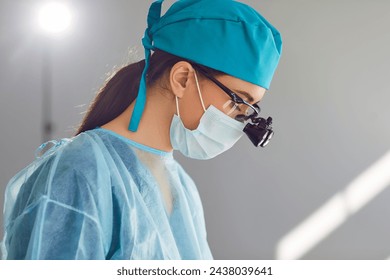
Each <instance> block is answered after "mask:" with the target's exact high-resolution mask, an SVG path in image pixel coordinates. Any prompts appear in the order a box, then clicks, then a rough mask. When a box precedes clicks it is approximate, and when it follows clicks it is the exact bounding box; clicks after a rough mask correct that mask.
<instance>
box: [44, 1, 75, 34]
mask: <svg viewBox="0 0 390 280" xmlns="http://www.w3.org/2000/svg"><path fill="white" fill-rule="evenodd" d="M71 20H72V14H71V12H70V10H69V8H68V7H67V6H66V5H65V4H64V3H59V2H49V3H47V4H46V5H44V6H43V7H42V8H41V9H40V11H39V25H40V26H41V28H42V29H43V30H45V31H46V32H48V33H61V32H63V31H65V30H66V29H68V28H69V26H70V24H71Z"/></svg>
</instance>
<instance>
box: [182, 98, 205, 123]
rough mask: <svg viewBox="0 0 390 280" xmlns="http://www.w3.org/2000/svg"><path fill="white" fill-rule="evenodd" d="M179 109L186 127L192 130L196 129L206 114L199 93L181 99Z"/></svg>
mask: <svg viewBox="0 0 390 280" xmlns="http://www.w3.org/2000/svg"><path fill="white" fill-rule="evenodd" d="M205 106H206V104H205ZM206 107H207V106H206ZM179 109H180V118H181V120H182V122H183V124H184V126H185V127H186V128H188V129H190V130H194V129H196V128H197V127H198V125H199V121H200V118H201V117H202V115H203V113H204V111H203V107H202V104H201V102H200V98H199V95H198V93H197V92H195V93H193V94H186V95H184V96H183V98H181V99H179Z"/></svg>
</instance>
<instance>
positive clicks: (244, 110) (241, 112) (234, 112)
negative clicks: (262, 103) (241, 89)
mask: <svg viewBox="0 0 390 280" xmlns="http://www.w3.org/2000/svg"><path fill="white" fill-rule="evenodd" d="M196 70H198V71H199V72H200V73H202V74H203V75H204V76H205V77H207V78H208V79H209V80H210V81H212V82H213V83H214V84H216V85H217V86H218V87H219V88H220V89H222V90H223V91H224V92H225V93H226V94H227V95H228V96H229V97H230V99H231V100H229V101H228V102H226V103H225V104H224V106H223V108H224V109H225V110H226V111H227V112H226V114H227V115H229V116H231V117H233V118H234V119H236V120H238V121H240V122H245V121H247V120H249V119H252V118H254V117H257V116H258V115H259V114H260V107H259V105H258V103H256V104H253V105H252V104H250V103H248V102H247V101H245V100H244V99H242V98H241V97H240V96H238V95H237V94H236V93H235V92H233V91H232V90H231V89H229V88H228V87H226V86H225V85H224V84H222V83H221V82H220V81H218V80H217V79H215V78H214V77H213V76H211V75H210V74H209V73H207V72H206V71H205V70H204V69H202V68H200V67H196Z"/></svg>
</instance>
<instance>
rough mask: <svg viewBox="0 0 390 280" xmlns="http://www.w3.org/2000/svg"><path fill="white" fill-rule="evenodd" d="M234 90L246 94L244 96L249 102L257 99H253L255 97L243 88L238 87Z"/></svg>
mask: <svg viewBox="0 0 390 280" xmlns="http://www.w3.org/2000/svg"><path fill="white" fill-rule="evenodd" d="M234 92H237V93H240V94H242V95H244V96H245V97H246V98H247V101H249V102H253V101H255V100H254V99H253V97H252V96H251V95H250V94H249V93H247V92H246V91H242V90H237V89H235V90H234Z"/></svg>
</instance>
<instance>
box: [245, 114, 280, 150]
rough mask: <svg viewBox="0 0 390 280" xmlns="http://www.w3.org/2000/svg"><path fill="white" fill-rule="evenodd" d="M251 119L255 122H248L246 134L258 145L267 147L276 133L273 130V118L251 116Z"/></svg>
mask: <svg viewBox="0 0 390 280" xmlns="http://www.w3.org/2000/svg"><path fill="white" fill-rule="evenodd" d="M251 121H252V122H253V123H248V124H247V125H246V126H245V128H244V132H245V134H246V135H247V136H248V138H249V140H251V141H252V143H253V144H254V145H255V146H256V147H259V146H260V147H265V146H266V145H267V144H268V143H269V141H270V140H271V138H272V136H273V135H274V132H273V131H272V118H271V117H268V119H264V118H260V117H254V118H251Z"/></svg>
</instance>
